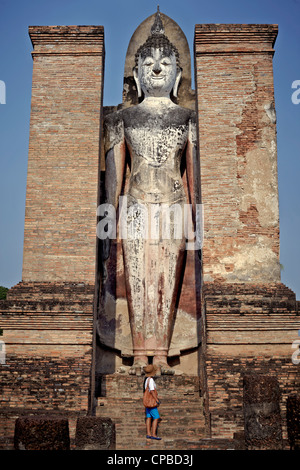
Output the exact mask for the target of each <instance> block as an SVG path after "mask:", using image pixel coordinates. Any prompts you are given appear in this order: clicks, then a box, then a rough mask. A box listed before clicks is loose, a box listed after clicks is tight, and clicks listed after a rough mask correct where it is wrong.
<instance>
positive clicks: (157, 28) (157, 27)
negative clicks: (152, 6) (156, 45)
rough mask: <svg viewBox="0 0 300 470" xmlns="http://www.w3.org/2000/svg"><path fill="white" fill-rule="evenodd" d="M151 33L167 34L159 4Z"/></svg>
mask: <svg viewBox="0 0 300 470" xmlns="http://www.w3.org/2000/svg"><path fill="white" fill-rule="evenodd" d="M151 34H165V28H164V25H163V23H162V20H161V17H160V11H159V5H158V6H157V12H156V16H155V20H154V23H153V25H152V27H151Z"/></svg>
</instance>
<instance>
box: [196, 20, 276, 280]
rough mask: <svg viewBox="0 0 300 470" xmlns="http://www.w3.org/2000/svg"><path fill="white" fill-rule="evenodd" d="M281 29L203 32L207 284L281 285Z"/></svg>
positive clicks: (199, 28)
mask: <svg viewBox="0 0 300 470" xmlns="http://www.w3.org/2000/svg"><path fill="white" fill-rule="evenodd" d="M276 36H277V26H276V25H222V24H221V25H220V24H211V25H210V24H208V25H196V28H195V68H196V91H197V100H198V103H197V106H198V118H199V135H200V161H201V192H202V202H203V204H204V218H205V220H204V234H205V235H204V236H205V238H204V247H203V268H204V282H205V281H207V282H230V283H232V282H233V283H236V282H252V283H260V282H279V281H280V264H279V214H278V188H277V151H276V117H275V109H274V90H273V68H272V59H273V53H274V49H273V46H274V42H275V39H276Z"/></svg>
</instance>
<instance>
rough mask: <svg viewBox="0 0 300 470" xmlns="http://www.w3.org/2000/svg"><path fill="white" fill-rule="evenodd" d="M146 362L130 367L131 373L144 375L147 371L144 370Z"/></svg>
mask: <svg viewBox="0 0 300 470" xmlns="http://www.w3.org/2000/svg"><path fill="white" fill-rule="evenodd" d="M144 365H145V364H143V365H142V364H133V366H132V367H131V368H130V369H129V375H136V376H141V375H144V374H145V372H144V370H143V367H144Z"/></svg>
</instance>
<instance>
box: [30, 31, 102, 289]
mask: <svg viewBox="0 0 300 470" xmlns="http://www.w3.org/2000/svg"><path fill="white" fill-rule="evenodd" d="M29 34H30V38H31V41H32V44H33V47H34V50H33V52H32V55H33V78H32V102H31V119H30V141H29V158H28V177H27V178H28V179H27V194H26V213H25V234H24V255H23V281H43V282H44V281H47V282H53V281H60V282H70V281H71V282H86V283H94V281H95V259H96V208H97V198H98V194H97V193H98V174H99V146H100V145H99V136H100V119H101V103H102V88H103V62H104V32H103V27H102V26H33V27H30V28H29Z"/></svg>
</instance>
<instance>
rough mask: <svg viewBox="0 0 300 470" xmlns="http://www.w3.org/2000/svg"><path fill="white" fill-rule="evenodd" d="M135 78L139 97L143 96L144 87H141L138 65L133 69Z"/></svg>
mask: <svg viewBox="0 0 300 470" xmlns="http://www.w3.org/2000/svg"><path fill="white" fill-rule="evenodd" d="M133 78H134V81H135V84H136V88H137V92H138V97H139V98H141V96H142V89H141V82H140V79H139V74H138V69H137V67H134V69H133Z"/></svg>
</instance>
